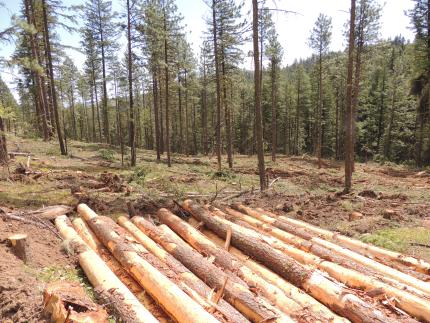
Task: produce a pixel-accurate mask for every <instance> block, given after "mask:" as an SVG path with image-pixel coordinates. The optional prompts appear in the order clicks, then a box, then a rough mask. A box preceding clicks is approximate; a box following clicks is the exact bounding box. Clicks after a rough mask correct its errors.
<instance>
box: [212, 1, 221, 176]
mask: <svg viewBox="0 0 430 323" xmlns="http://www.w3.org/2000/svg"><path fill="white" fill-rule="evenodd" d="M216 6H217V0H212V28H213V41H214V57H215V82H216V125H215V133H216V155H217V162H218V171H219V172H220V171H221V80H220V73H219V55H218V28H217V21H216V15H217V11H216Z"/></svg>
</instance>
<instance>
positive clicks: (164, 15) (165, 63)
mask: <svg viewBox="0 0 430 323" xmlns="http://www.w3.org/2000/svg"><path fill="white" fill-rule="evenodd" d="M163 23H164V65H165V66H164V74H165V79H164V81H165V89H164V90H165V93H166V98H165V100H166V152H167V166H168V167H172V164H171V161H170V121H169V114H170V112H169V110H170V106H169V61H168V53H167V36H168V35H167V17H166V8H165V7H164V8H163ZM185 108H186V107H185Z"/></svg>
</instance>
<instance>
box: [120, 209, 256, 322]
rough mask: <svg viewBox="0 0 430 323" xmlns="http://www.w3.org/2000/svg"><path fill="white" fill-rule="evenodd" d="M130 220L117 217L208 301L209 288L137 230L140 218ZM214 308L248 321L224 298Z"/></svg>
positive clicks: (229, 315)
mask: <svg viewBox="0 0 430 323" xmlns="http://www.w3.org/2000/svg"><path fill="white" fill-rule="evenodd" d="M132 221H133V222H131V221H129V220H128V219H127V218H126V217H123V216H121V217H119V218H118V223H119V224H120V225H121V226H122V227H124V228H125V229H127V230H128V231H129V232H130V233H131V234H132V235H133V236H134V238H135V239H136V240H137V241H139V242H140V243H141V244H142V245H143V246H144V247H145V248H146V249H147V250H149V251H150V252H151V253H152V254H154V255H155V256H156V257H157V258H158V259H160V260H161V261H162V262H163V263H165V264H166V266H168V267H169V268H171V269H172V270H173V271H174V272H175V273H176V274H177V275H178V276H179V277H180V278H181V279H182V280H183V282H184V283H185V284H186V285H187V286H189V287H190V288H191V289H192V290H194V291H195V292H197V293H198V294H199V295H200V297H203V298H204V299H207V300H209V301H210V294H211V289H210V288H209V287H208V286H207V285H206V284H205V283H204V282H203V281H201V280H200V279H199V278H198V277H197V276H195V275H194V274H193V273H192V272H191V271H190V270H189V269H187V268H186V267H185V266H184V265H183V264H182V263H180V262H179V261H178V260H176V259H175V258H174V257H173V256H172V255H170V254H169V253H168V252H166V251H165V250H164V249H163V248H161V247H159V246H158V245H157V244H156V243H155V242H154V241H153V240H152V239H150V238H149V237H148V236H147V235H145V234H144V233H143V232H142V231H141V230H139V228H138V227H136V225H139V223H140V222H142V218H140V217H133V219H132ZM143 221H144V220H143ZM133 223H135V224H136V225H135V224H133ZM141 226H143V227H145V226H144V222H143V223H142V224H141ZM151 228H152V227H151ZM154 230H158V228H154ZM216 308H217V310H218V311H219V313H215V314H217V316H218V315H221V316H225V317H226V318H227V319H229V320H230V321H231V322H243V323H244V322H248V321H247V320H246V319H245V317H243V316H242V314H240V313H239V312H238V311H237V310H236V309H235V308H234V307H232V306H231V305H230V304H228V303H227V302H226V301H224V300H220V302H219V303H218V304H217V306H216Z"/></svg>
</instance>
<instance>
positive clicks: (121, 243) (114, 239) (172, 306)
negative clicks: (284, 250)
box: [78, 204, 218, 323]
mask: <svg viewBox="0 0 430 323" xmlns="http://www.w3.org/2000/svg"><path fill="white" fill-rule="evenodd" d="M78 212H79V214H80V215H81V216H82V217H83V218H84V219H85V220H86V221H87V222H88V224H89V226H90V227H91V229H92V230H93V231H94V233H95V234H96V235H97V237H98V238H99V239H100V240H101V241H102V243H103V244H104V245H105V246H106V247H107V248H108V249H109V251H110V252H112V254H113V255H114V257H115V258H116V259H117V260H118V261H119V262H120V263H121V264H122V265H123V266H124V268H125V269H126V270H127V271H128V272H129V273H130V274H131V275H132V276H133V277H134V279H135V280H136V281H137V282H138V283H139V284H140V285H141V286H142V287H143V288H144V289H145V290H146V291H147V292H148V293H149V294H150V295H151V296H152V297H153V298H154V299H155V300H156V301H157V302H158V303H159V304H160V306H161V307H162V308H163V309H164V310H165V311H166V312H167V313H168V314H169V315H170V316H171V317H173V318H174V319H175V320H176V321H178V322H180V323H182V322H187V323H188V322H199V323H205V322H218V320H217V319H215V317H213V316H212V315H210V314H209V313H208V312H207V311H205V310H204V309H203V307H201V306H200V305H199V304H198V303H196V302H195V301H194V300H193V299H192V298H191V297H190V296H188V295H187V294H186V293H185V292H184V291H183V290H182V289H180V288H179V287H178V286H177V285H175V284H174V283H173V282H172V281H171V280H170V279H169V278H167V277H166V276H165V275H163V274H162V273H161V272H160V271H158V270H157V269H156V268H154V266H152V265H151V264H150V263H149V262H148V261H147V260H146V259H143V258H142V257H141V256H144V255H145V254H148V253H149V252H148V251H146V249H144V248H143V247H141V248H142V249H143V250H145V251H146V252H145V251H141V252H137V251H136V249H134V248H133V245H131V244H130V241H128V240H127V239H126V238H124V237H121V236H120V235H119V234H118V233H116V232H115V231H114V230H113V229H112V227H111V226H110V225H108V224H106V222H104V221H103V219H101V217H99V216H97V214H96V213H95V212H94V211H93V210H91V209H90V208H89V207H88V206H87V205H86V204H79V205H78ZM172 278H174V277H172Z"/></svg>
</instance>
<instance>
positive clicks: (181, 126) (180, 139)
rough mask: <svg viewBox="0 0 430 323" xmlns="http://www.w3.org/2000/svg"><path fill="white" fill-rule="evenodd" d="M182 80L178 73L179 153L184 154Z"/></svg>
mask: <svg viewBox="0 0 430 323" xmlns="http://www.w3.org/2000/svg"><path fill="white" fill-rule="evenodd" d="M181 83H182V80H181V74H180V72H178V103H179V152H180V153H181V154H183V153H184V131H183V130H184V129H183V128H184V122H183V120H182V84H181Z"/></svg>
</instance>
